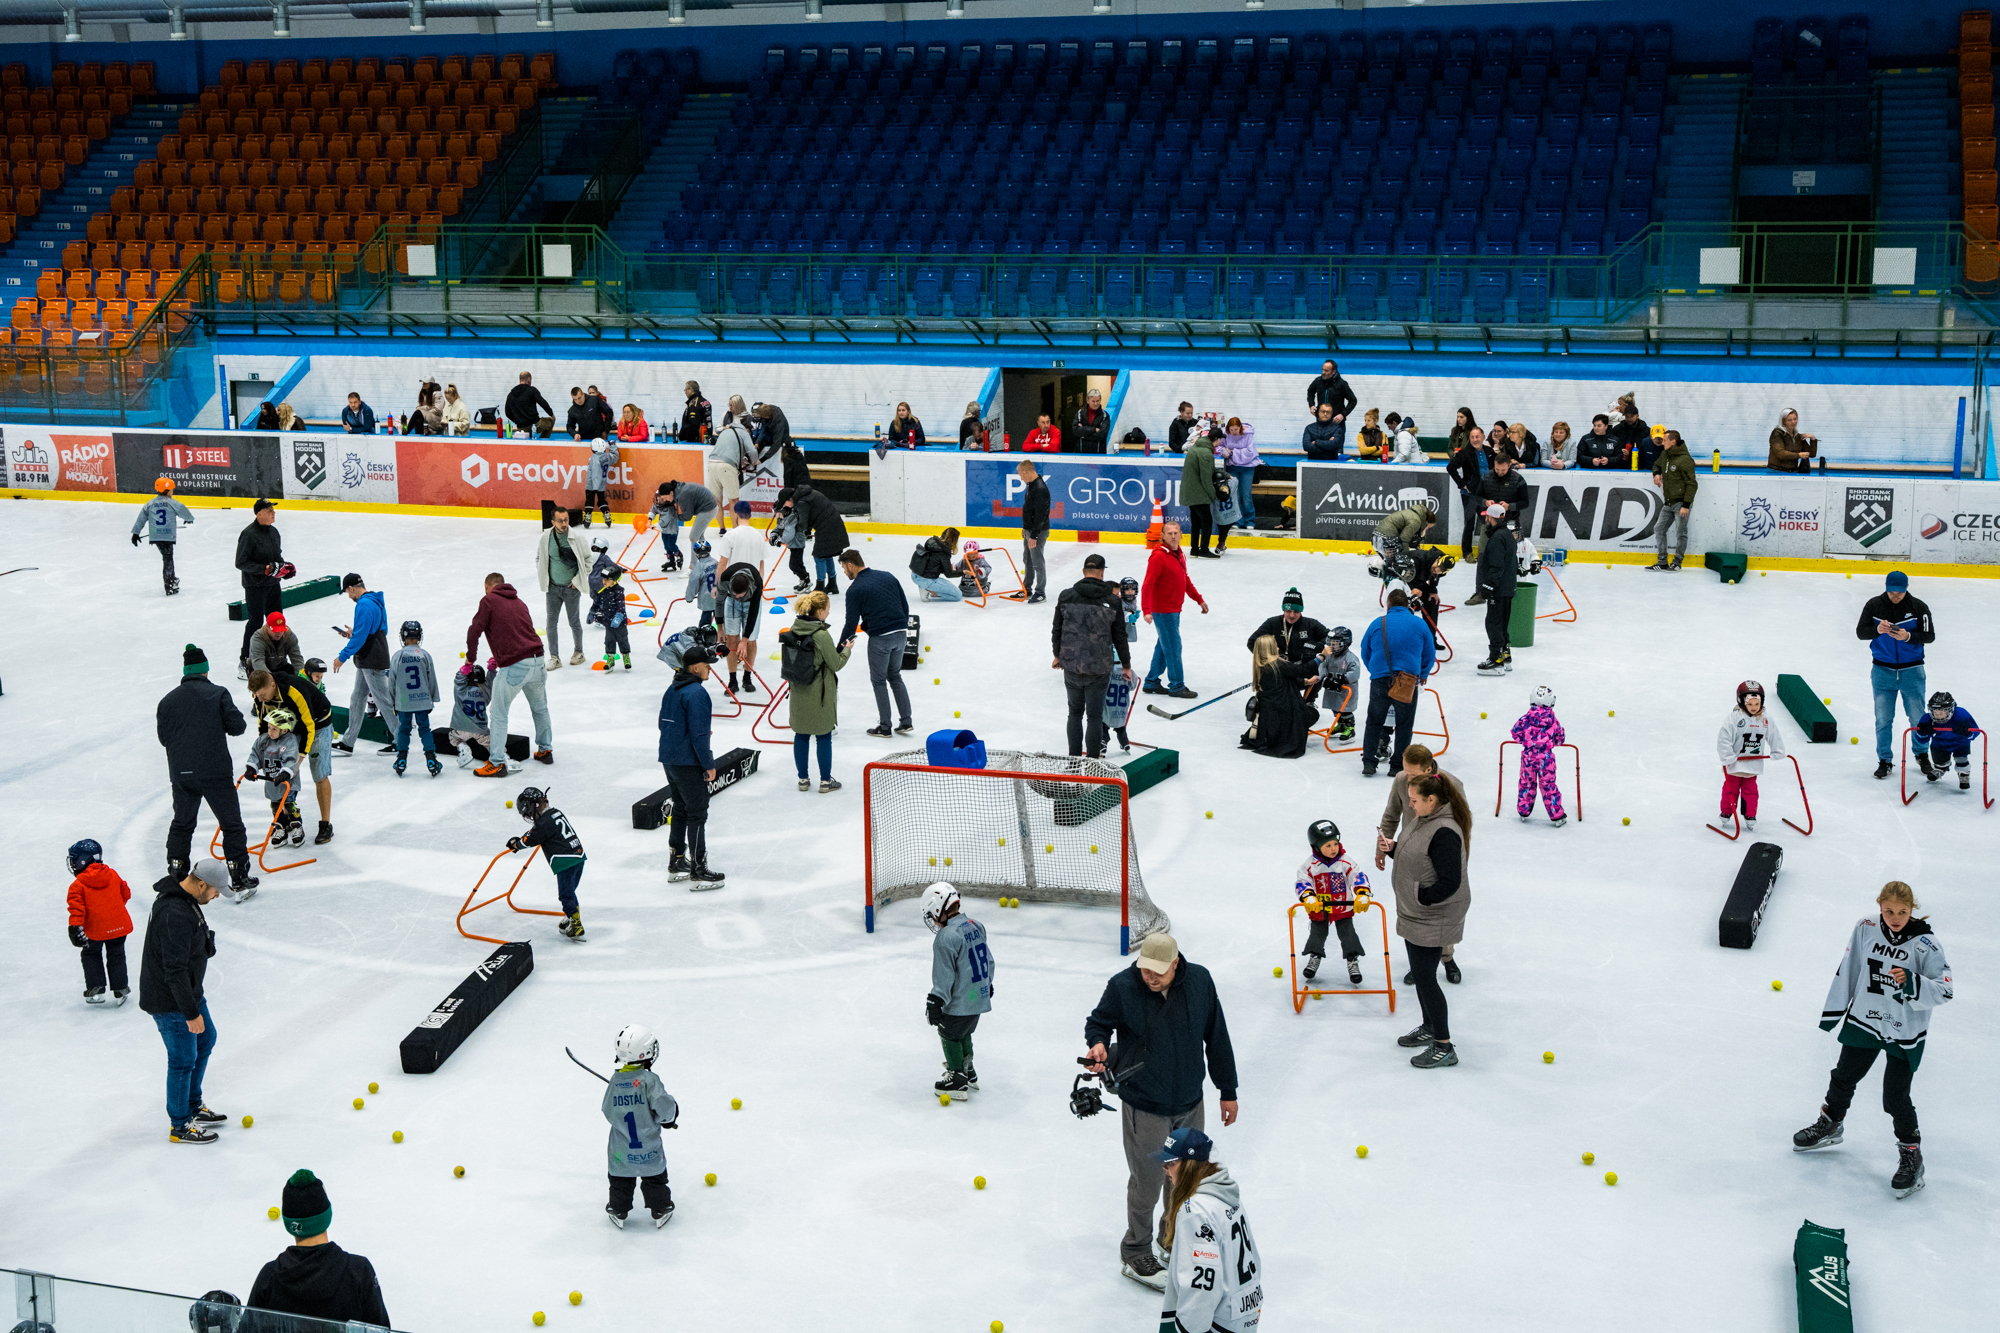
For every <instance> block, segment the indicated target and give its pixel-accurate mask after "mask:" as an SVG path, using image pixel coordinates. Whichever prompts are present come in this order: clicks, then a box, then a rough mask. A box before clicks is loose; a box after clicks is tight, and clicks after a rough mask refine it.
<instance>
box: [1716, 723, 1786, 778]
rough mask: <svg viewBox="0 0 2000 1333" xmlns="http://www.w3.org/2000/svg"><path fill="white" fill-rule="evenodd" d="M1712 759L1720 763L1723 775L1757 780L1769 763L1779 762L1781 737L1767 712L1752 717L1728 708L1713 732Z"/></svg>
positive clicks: (1781, 748)
mask: <svg viewBox="0 0 2000 1333" xmlns="http://www.w3.org/2000/svg"><path fill="white" fill-rule="evenodd" d="M1715 757H1716V758H1718V759H1720V760H1721V761H1722V771H1723V772H1725V773H1732V774H1734V775H1736V776H1737V777H1751V778H1754V777H1761V776H1762V775H1763V773H1764V770H1765V769H1767V768H1770V767H1771V760H1773V759H1783V758H1784V757H1785V738H1784V736H1783V735H1781V734H1780V733H1779V731H1778V720H1777V719H1776V718H1774V717H1772V716H1771V710H1770V709H1769V708H1766V709H1765V710H1764V711H1763V712H1761V713H1759V714H1758V715H1757V716H1755V717H1752V716H1750V715H1749V714H1748V713H1746V712H1744V711H1743V710H1742V709H1741V708H1734V709H1731V710H1730V712H1729V716H1728V718H1727V719H1725V720H1724V722H1723V724H1722V730H1720V731H1718V732H1716V733H1715Z"/></svg>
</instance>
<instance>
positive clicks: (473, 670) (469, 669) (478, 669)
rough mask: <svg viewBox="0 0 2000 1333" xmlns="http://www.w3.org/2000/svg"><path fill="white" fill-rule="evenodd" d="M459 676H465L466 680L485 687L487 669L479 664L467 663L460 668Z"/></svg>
mask: <svg viewBox="0 0 2000 1333" xmlns="http://www.w3.org/2000/svg"><path fill="white" fill-rule="evenodd" d="M458 674H459V675H461V676H464V677H465V678H466V680H468V681H470V682H471V683H472V684H474V685H484V684H485V683H486V668H485V667H483V666H481V665H479V663H477V662H467V663H466V664H465V665H464V666H462V667H460V668H459V671H458Z"/></svg>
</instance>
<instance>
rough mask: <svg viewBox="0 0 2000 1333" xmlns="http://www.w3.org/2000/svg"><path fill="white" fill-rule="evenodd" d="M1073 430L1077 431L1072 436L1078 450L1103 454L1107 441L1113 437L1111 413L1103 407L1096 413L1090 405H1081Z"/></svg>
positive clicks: (1077, 411)
mask: <svg viewBox="0 0 2000 1333" xmlns="http://www.w3.org/2000/svg"><path fill="white" fill-rule="evenodd" d="M1072 430H1073V431H1074V432H1075V433H1074V434H1073V435H1072V436H1071V437H1070V438H1071V439H1073V440H1074V441H1075V442H1076V452H1078V453H1080V454H1101V453H1103V452H1104V444H1105V441H1107V440H1109V439H1110V438H1111V413H1109V412H1107V411H1105V410H1104V409H1103V408H1101V407H1100V408H1098V409H1097V411H1096V412H1095V413H1093V412H1092V411H1091V410H1090V409H1089V408H1088V407H1079V408H1078V409H1076V421H1075V423H1074V424H1073V426H1072Z"/></svg>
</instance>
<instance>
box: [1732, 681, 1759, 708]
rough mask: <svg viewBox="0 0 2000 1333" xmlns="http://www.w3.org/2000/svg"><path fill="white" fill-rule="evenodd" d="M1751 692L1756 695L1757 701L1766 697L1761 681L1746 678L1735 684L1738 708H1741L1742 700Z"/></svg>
mask: <svg viewBox="0 0 2000 1333" xmlns="http://www.w3.org/2000/svg"><path fill="white" fill-rule="evenodd" d="M1753 694H1754V695H1756V696H1757V698H1758V700H1759V701H1762V700H1763V699H1764V698H1765V697H1766V695H1765V694H1764V685H1763V682H1762V681H1755V680H1746V681H1743V682H1742V683H1740V684H1739V685H1737V687H1736V706H1737V707H1738V708H1741V707H1742V706H1743V701H1744V700H1745V699H1746V698H1748V697H1749V696H1751V695H1753Z"/></svg>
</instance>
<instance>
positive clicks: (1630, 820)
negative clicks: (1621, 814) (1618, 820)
mask: <svg viewBox="0 0 2000 1333" xmlns="http://www.w3.org/2000/svg"><path fill="white" fill-rule="evenodd" d="M1625 822H1626V823H1628V824H1629V823H1631V822H1632V816H1630V815H1627V816H1625Z"/></svg>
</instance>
